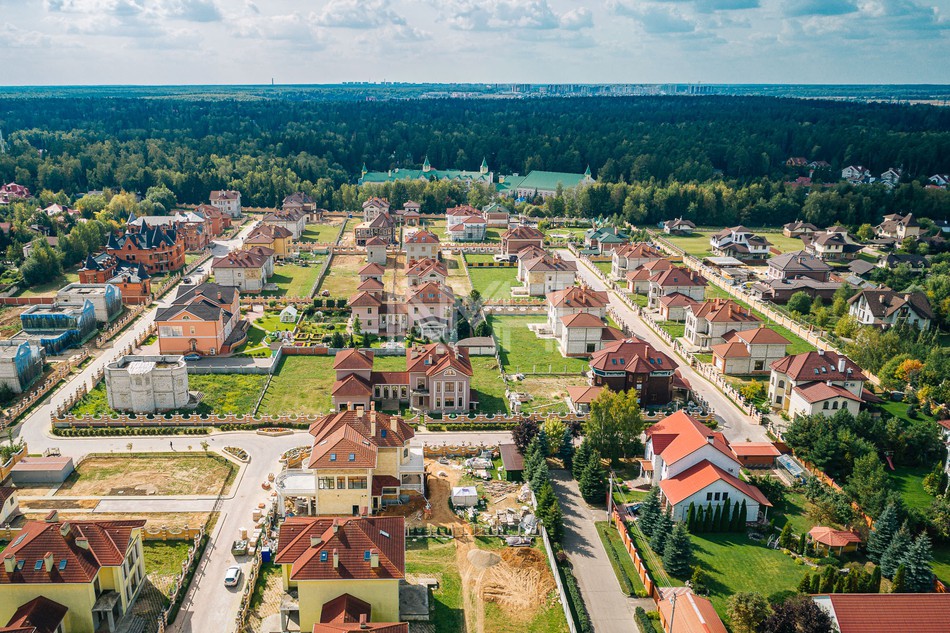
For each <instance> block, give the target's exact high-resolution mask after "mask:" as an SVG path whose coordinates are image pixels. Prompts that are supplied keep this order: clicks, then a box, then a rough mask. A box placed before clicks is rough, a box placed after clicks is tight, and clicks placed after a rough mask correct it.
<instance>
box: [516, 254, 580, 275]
mask: <svg viewBox="0 0 950 633" xmlns="http://www.w3.org/2000/svg"><path fill="white" fill-rule="evenodd" d="M524 267H525V270H528V271H531V272H542V271H547V272H576V271H577V262H576V261H574V260H567V259H564V258H562V257H561V256H560V255H550V254H548V253H545V254H544V255H541V256H540V257H535V258H532V259H528V260H525V262H524Z"/></svg>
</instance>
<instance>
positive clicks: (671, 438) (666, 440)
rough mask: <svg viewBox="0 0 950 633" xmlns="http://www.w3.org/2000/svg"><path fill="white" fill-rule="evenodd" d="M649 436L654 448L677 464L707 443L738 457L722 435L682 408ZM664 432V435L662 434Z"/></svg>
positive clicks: (652, 427)
mask: <svg viewBox="0 0 950 633" xmlns="http://www.w3.org/2000/svg"><path fill="white" fill-rule="evenodd" d="M646 434H647V438H648V439H653V452H654V453H656V454H658V455H659V456H660V457H662V458H663V461H665V462H666V463H667V464H673V463H675V462H678V461H679V460H681V459H683V458H684V457H686V456H687V455H690V454H692V453H694V452H695V451H697V450H699V449H700V448H702V447H703V446H706V445H708V444H710V438H712V446H713V447H714V448H716V450H718V451H719V452H720V453H722V454H723V455H725V456H726V457H728V458H729V459H732V460H735V458H734V457H733V455H732V451H730V450H729V444H728V443H727V442H726V441H725V440H724V439H723V437H722V435H721V434H719V433H716V432H714V431H713V430H712V429H710V428H709V427H708V426H706V425H704V424H702V423H701V422H699V421H697V420H696V419H695V418H693V417H692V416H690V415H688V414H687V413H686V412H684V411H682V410H680V411H676V412H675V413H673V414H671V415H668V416H666V417H665V418H663V419H662V420H660V421H659V422H657V423H656V424H654V425H653V426H651V427H650V428H648V429H647V430H646ZM658 436H662V437H658Z"/></svg>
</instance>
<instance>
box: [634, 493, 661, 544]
mask: <svg viewBox="0 0 950 633" xmlns="http://www.w3.org/2000/svg"><path fill="white" fill-rule="evenodd" d="M660 512H661V510H660V489H659V488H658V487H656V486H653V487H652V488H650V492H649V493H647V496H646V498H645V499H644V500H643V503H642V504H641V505H640V519H639V520H638V521H637V525H639V526H640V531H641V532H643V533H644V534H645V535H646V536H647V537H648V538H649V537H650V536H652V535H653V526H654V525H655V524H656V520H657V519H658V518H659V516H660Z"/></svg>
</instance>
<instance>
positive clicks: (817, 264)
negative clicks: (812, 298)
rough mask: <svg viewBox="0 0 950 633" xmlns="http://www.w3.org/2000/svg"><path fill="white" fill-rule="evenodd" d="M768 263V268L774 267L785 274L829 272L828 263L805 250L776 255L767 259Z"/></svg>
mask: <svg viewBox="0 0 950 633" xmlns="http://www.w3.org/2000/svg"><path fill="white" fill-rule="evenodd" d="M768 264H769V268H776V269H778V270H781V271H783V272H785V273H786V274H788V273H792V274H794V273H815V272H819V273H827V272H831V266H830V265H828V264H826V263H825V262H824V261H822V260H820V259H818V258H817V257H815V256H814V255H810V254H808V253H806V252H805V251H793V252H790V253H782V254H781V255H776V256H775V257H773V258H771V259H769V262H768Z"/></svg>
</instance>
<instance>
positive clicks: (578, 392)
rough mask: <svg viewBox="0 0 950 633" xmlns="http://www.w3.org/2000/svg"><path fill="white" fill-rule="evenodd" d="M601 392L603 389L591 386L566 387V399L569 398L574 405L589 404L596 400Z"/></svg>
mask: <svg viewBox="0 0 950 633" xmlns="http://www.w3.org/2000/svg"><path fill="white" fill-rule="evenodd" d="M603 390H604V388H603V387H595V386H592V385H582V386H579V387H568V388H567V397H568V398H570V399H571V402H573V403H574V404H590V403H591V402H593V401H594V400H596V399H597V396H599V395H600V392H601V391H603Z"/></svg>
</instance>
